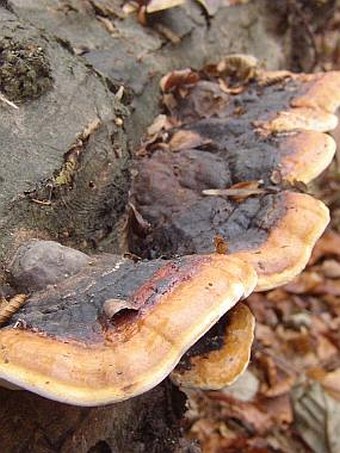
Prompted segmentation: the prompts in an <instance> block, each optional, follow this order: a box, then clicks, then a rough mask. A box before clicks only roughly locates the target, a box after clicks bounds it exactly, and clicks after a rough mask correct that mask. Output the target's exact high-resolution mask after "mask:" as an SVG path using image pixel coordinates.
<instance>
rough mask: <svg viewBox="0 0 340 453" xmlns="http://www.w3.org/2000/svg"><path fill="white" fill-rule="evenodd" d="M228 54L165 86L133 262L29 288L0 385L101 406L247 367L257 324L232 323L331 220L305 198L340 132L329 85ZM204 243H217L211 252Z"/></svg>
mask: <svg viewBox="0 0 340 453" xmlns="http://www.w3.org/2000/svg"><path fill="white" fill-rule="evenodd" d="M237 58H239V59H240V57H237ZM237 58H233V59H232V60H230V59H229V60H228V59H227V60H225V62H224V63H223V64H219V65H210V66H209V67H206V68H204V69H203V70H202V71H192V70H184V71H175V72H174V73H171V74H169V75H168V76H166V77H165V78H163V80H162V82H161V87H162V89H163V94H164V96H163V102H164V106H165V108H166V110H167V112H168V113H167V116H166V117H163V119H164V121H163V122H162V124H163V127H159V128H158V130H157V128H152V129H153V131H152V135H151V136H149V137H147V139H146V142H145V144H144V146H143V148H142V149H140V150H139V151H138V152H137V153H136V156H137V157H136V159H135V161H134V167H135V168H134V174H135V177H134V179H133V182H132V187H131V195H130V200H129V210H130V216H129V222H128V233H127V243H128V247H129V252H131V253H132V254H134V255H137V256H139V257H141V258H142V259H141V260H137V261H136V260H132V259H129V258H124V257H120V256H116V255H103V256H101V257H94V258H91V262H88V261H87V258H84V260H82V262H83V261H84V262H83V264H81V265H80V267H79V268H78V267H77V269H76V271H75V272H76V273H75V274H74V275H71V276H69V277H68V278H66V279H63V280H61V281H53V285H49V286H47V287H45V288H44V289H43V288H41V287H40V291H35V292H33V293H32V294H31V295H30V296H29V297H28V298H27V300H26V302H25V304H24V305H23V307H21V308H20V309H19V311H18V312H17V313H16V314H14V315H13V317H12V318H11V319H9V320H8V321H7V324H6V325H5V326H3V327H2V328H1V329H0V379H2V380H3V381H6V382H7V383H9V384H12V385H17V386H18V387H22V388H25V389H28V390H31V391H33V392H36V393H38V394H40V395H43V396H46V397H48V398H52V399H55V400H58V401H63V402H66V403H70V404H77V405H83V406H96V405H101V404H108V403H112V402H116V401H122V400H124V399H127V398H130V397H132V396H135V395H138V394H140V393H142V392H145V391H146V390H148V389H150V388H152V387H153V386H155V385H157V384H158V383H159V382H160V381H161V380H162V379H164V378H165V377H166V376H168V375H169V374H170V373H171V372H173V374H172V379H173V380H174V381H176V382H178V383H180V385H189V386H198V387H203V388H218V387H220V386H224V385H226V384H229V383H231V382H233V381H234V380H235V379H236V378H237V376H238V375H239V374H241V373H242V371H243V370H244V369H245V367H246V366H247V363H248V361H249V356H250V348H251V342H252V338H253V329H254V319H253V317H252V315H251V313H250V312H249V309H247V307H246V306H236V307H235V308H234V309H233V311H231V312H230V313H229V314H228V312H229V311H230V310H231V309H232V308H233V307H234V306H235V304H237V302H238V301H239V300H240V299H242V298H245V297H247V295H249V294H250V293H251V292H252V291H253V290H255V289H256V290H264V289H270V288H274V287H276V286H278V285H281V284H283V283H286V282H287V281H289V280H290V279H292V278H293V277H294V276H295V275H297V274H298V273H299V272H300V270H301V269H302V268H303V267H304V266H305V264H306V263H307V260H308V258H309V256H310V253H311V250H312V248H313V246H314V244H315V242H316V240H317V239H318V238H319V236H320V235H321V234H322V232H323V230H324V229H325V227H326V225H327V223H328V220H329V215H328V210H327V208H326V207H325V206H324V205H323V203H322V202H320V201H318V200H316V199H314V198H313V197H312V196H310V195H308V194H306V193H300V188H301V187H304V184H307V183H309V182H310V181H311V180H312V179H313V178H315V177H316V176H317V175H318V174H320V172H322V171H323V170H324V169H325V168H326V167H327V165H328V164H329V163H330V161H331V159H332V157H333V155H334V152H335V144H334V140H333V139H332V138H331V137H330V136H329V135H327V134H326V133H325V132H327V131H329V130H331V129H333V128H334V127H335V126H336V124H337V117H336V116H335V110H336V108H337V107H338V106H339V104H340V95H339V93H340V73H337V72H334V73H328V74H313V75H306V74H301V75H297V74H292V73H289V72H287V71H282V72H275V73H272V72H266V71H262V70H259V69H258V68H256V66H254V64H253V63H254V62H253V60H252V59H251V60H249V61H251V68H248V69H249V70H248V69H247V68H246V67H244V64H247V61H248V60H247V59H242V58H241V59H240V61H241V63H242V65H243V66H242V65H241V67H240V68H238V65H237ZM228 62H229V63H230V64H231V63H232V66H231V68H232V69H231V70H229V71H228V70H227V68H228V64H229V63H228ZM150 130H151V129H150ZM302 183H303V184H302ZM214 237H221V238H222V239H221V240H222V241H225V246H223V247H219V248H218V249H217V252H218V253H216V251H215V250H214ZM215 242H216V241H215ZM221 251H222V253H220V252H221ZM225 251H226V253H224V252H225ZM77 266H78V265H77ZM45 283H46V282H45ZM226 314H227V315H226ZM225 315H226V316H225ZM219 320H221V321H220V323H219V324H218V325H217V327H216V329H220V332H221V333H222V335H221V342H220V343H219V344H218V347H213V348H212V350H211V347H210V346H211V344H212V343H211V335H214V332H209V329H211V328H212V327H213V326H214V325H215V324H216V323H218V321H219ZM221 326H222V327H221ZM205 334H207V337H206V338H205V339H204V340H202V341H203V344H204V342H206V343H205V344H208V349H204V348H203V349H200V347H201V345H202V343H201V342H199V343H197V344H196V342H197V341H199V340H200V338H201V337H203V336H204V335H205ZM239 339H241V340H240V341H239ZM209 345H210V346H209ZM192 347H193V349H191V350H190V348H192ZM186 353H187V355H186ZM183 356H184V358H183V359H182V360H181V358H182V357H183ZM178 363H179V365H178V367H177V368H176V369H175V367H176V365H177V364H178ZM222 364H228V366H227V368H226V369H225V370H224V372H223V373H221V372H220V370H219V369H218V370H217V372H216V366H217V368H220V367H221V366H222ZM174 369H175V371H173V370H174Z"/></svg>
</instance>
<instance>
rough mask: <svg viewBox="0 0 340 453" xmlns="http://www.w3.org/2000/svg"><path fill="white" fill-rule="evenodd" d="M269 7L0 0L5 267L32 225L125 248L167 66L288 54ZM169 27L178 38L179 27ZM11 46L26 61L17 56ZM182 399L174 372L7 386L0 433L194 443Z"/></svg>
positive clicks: (90, 444)
mask: <svg viewBox="0 0 340 453" xmlns="http://www.w3.org/2000/svg"><path fill="white" fill-rule="evenodd" d="M270 20H271V13H270V11H269V10H268V8H267V6H266V3H265V2H263V1H260V0H259V1H254V2H250V3H249V4H245V5H240V6H237V7H220V8H219V10H218V12H216V14H215V15H214V16H213V17H211V18H210V20H209V21H207V18H206V17H205V16H204V15H203V14H202V9H201V8H200V7H199V5H198V3H194V2H188V3H187V4H186V5H185V6H184V7H183V8H182V7H181V8H174V9H171V10H169V11H164V12H161V13H157V14H155V15H153V16H152V18H150V23H149V26H148V27H143V26H142V25H140V24H139V23H138V22H137V20H136V17H135V16H134V15H131V16H128V17H126V18H125V17H124V16H123V14H122V10H121V6H120V3H119V2H118V1H106V0H88V1H87V0H69V1H56V0H38V1H37V0H11V1H3V0H2V1H0V61H1V63H2V65H0V90H1V92H2V93H3V94H4V95H6V96H7V98H8V99H9V100H11V101H13V102H14V103H16V104H17V105H18V107H19V108H18V109H15V108H13V107H10V106H9V105H7V104H5V103H0V118H1V121H0V135H1V146H0V158H1V162H2V166H1V169H0V184H1V196H0V218H1V220H0V222H1V223H0V259H1V260H2V263H3V264H2V266H3V268H5V267H6V260H8V259H9V258H10V256H11V255H12V254H13V253H14V252H15V250H16V246H17V245H18V244H20V243H21V242H23V241H24V240H27V239H31V238H39V237H40V238H45V239H57V240H59V241H60V242H62V243H64V244H67V245H72V246H74V247H76V248H78V249H82V250H85V251H87V252H91V250H93V249H94V248H97V250H98V249H99V251H100V250H107V251H110V252H117V251H119V225H121V224H122V220H121V217H122V214H123V213H124V206H125V202H126V198H127V192H128V188H129V170H128V164H129V159H130V156H131V152H132V150H133V146H134V145H135V144H136V143H137V142H138V141H139V139H140V138H141V135H142V133H143V131H144V130H145V127H146V126H147V125H148V124H150V123H151V121H152V119H153V117H154V115H155V113H157V106H158V96H159V95H158V82H159V79H160V77H161V75H163V74H164V73H166V72H167V71H169V70H172V69H175V68H181V67H187V66H192V67H197V68H198V67H200V66H202V65H203V64H205V63H207V62H211V61H217V60H218V59H219V58H220V57H221V56H223V55H225V54H228V53H230V52H247V53H252V54H254V55H255V56H257V57H258V58H260V59H261V60H264V61H266V63H267V65H268V67H270V68H278V67H282V66H283V65H284V63H285V57H284V33H283V32H285V28H284V27H283V28H282V30H280V32H281V31H282V33H281V37H279V36H278V35H276V34H275V30H274V28H273V27H271V28H270ZM164 30H165V32H164ZM169 30H170V31H171V32H172V33H173V34H175V35H176V37H177V38H179V39H175V40H174V39H172V41H171V40H169V35H171V33H169ZM171 36H173V35H171ZM14 53H15V54H16V55H17V54H18V53H20V55H21V57H22V60H23V63H25V62H26V63H27V64H28V70H26V69H27V66H25V64H23V65H22V66H23V67H20V68H18V67H13V66H12V64H11V55H13V54H14ZM1 70H5V72H1ZM18 71H19V72H18ZM18 73H20V83H19V85H18V77H17V75H18ZM120 86H124V92H123V93H122V90H121V89H120ZM23 87H25V90H24V89H23ZM182 413H183V400H182V399H181V394H180V393H179V392H178V391H177V390H176V389H173V388H172V387H170V386H169V384H168V383H167V382H165V383H163V384H162V385H160V386H159V387H157V388H156V389H154V390H152V391H150V392H148V393H146V394H144V395H142V396H140V397H137V398H134V399H132V400H129V401H127V402H124V403H120V404H117V405H113V406H108V407H103V408H95V409H87V408H76V407H70V406H67V405H64V404H60V403H55V402H52V401H47V400H45V399H43V398H40V397H38V396H35V395H33V394H29V393H27V392H13V391H9V390H3V389H1V390H0V426H1V428H0V445H1V450H2V451H4V452H20V451H25V452H27V451H34V452H35V453H36V452H56V451H62V452H71V451H77V452H90V451H91V452H108V451H115V452H120V451H129V452H143V451H147V452H168V451H169V452H170V451H192V449H193V448H194V446H193V445H192V444H188V443H185V442H184V441H183V440H182V439H181V432H180V427H179V424H178V421H179V419H180V417H181V415H182ZM183 442H184V443H183Z"/></svg>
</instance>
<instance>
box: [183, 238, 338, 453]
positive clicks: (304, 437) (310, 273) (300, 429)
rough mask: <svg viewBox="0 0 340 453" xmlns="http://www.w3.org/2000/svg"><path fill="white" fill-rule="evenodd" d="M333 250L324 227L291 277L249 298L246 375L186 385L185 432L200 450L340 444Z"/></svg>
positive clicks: (334, 241) (311, 448)
mask: <svg viewBox="0 0 340 453" xmlns="http://www.w3.org/2000/svg"><path fill="white" fill-rule="evenodd" d="M339 250H340V234H339V233H336V232H335V231H332V230H330V231H328V232H327V233H326V234H325V235H324V236H323V237H322V238H321V239H320V241H319V243H318V245H317V246H316V249H315V251H314V254H313V257H312V258H311V261H310V264H309V266H308V267H307V268H306V270H305V271H304V272H303V273H301V274H300V276H298V277H297V278H296V279H295V280H294V281H293V282H291V283H289V284H288V285H286V286H284V287H282V288H278V289H275V290H273V291H269V292H266V293H257V294H252V295H251V296H250V297H249V298H248V300H247V302H248V304H249V306H250V308H251V310H252V312H253V314H254V315H255V318H256V320H257V325H256V340H255V344H254V347H253V355H252V361H251V365H250V367H249V368H248V370H247V372H246V374H245V376H244V377H243V378H242V379H240V380H239V381H238V382H236V384H234V385H233V386H231V387H229V388H228V387H226V388H225V389H223V390H221V391H214V392H197V391H190V392H188V394H189V410H188V417H187V419H188V423H189V427H188V432H189V435H190V436H192V437H193V438H197V439H198V440H199V441H200V444H201V446H202V450H203V452H207V453H222V452H223V453H224V452H237V451H242V452H256V453H258V452H261V453H262V452H274V451H279V452H292V451H299V452H317V453H320V452H321V453H322V452H327V453H335V452H337V451H340V442H339V436H338V432H339V429H340V354H339V350H340V334H339V332H340V275H339V267H340V252H339Z"/></svg>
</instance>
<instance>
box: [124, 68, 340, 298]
mask: <svg viewBox="0 0 340 453" xmlns="http://www.w3.org/2000/svg"><path fill="white" fill-rule="evenodd" d="M226 61H227V60H226ZM224 66H225V65H224ZM224 66H223V65H222V66H221V65H220V66H218V65H217V66H216V67H209V71H205V72H202V73H199V72H194V71H193V72H192V75H191V77H189V76H190V72H188V71H189V70H188V71H186V72H185V73H184V72H183V73H178V72H176V71H175V72H174V73H171V74H169V75H168V76H165V78H164V79H163V80H162V82H161V87H163V91H164V98H163V102H164V105H165V108H166V110H167V112H168V117H169V121H168V124H171V123H172V124H177V126H176V127H174V128H172V129H167V130H160V131H159V133H158V135H157V136H156V137H155V136H153V138H152V140H150V141H149V142H146V145H145V146H144V147H143V148H142V150H141V151H140V153H139V155H140V156H141V157H140V158H139V159H138V161H137V162H136V165H135V167H136V168H135V169H136V176H135V178H134V181H133V186H132V191H131V202H132V203H133V205H134V208H135V209H136V210H137V212H138V213H139V214H140V215H141V217H142V218H143V219H144V221H145V222H148V224H149V225H150V228H149V230H148V232H146V233H145V234H144V235H143V236H140V235H139V234H138V232H137V231H136V230H135V229H134V228H133V227H131V228H130V231H129V244H130V249H131V251H133V252H134V253H137V254H139V255H141V256H143V257H148V258H155V257H157V256H161V255H165V256H168V257H171V256H174V255H176V254H180V255H182V254H188V253H189V254H192V253H211V252H212V251H213V250H214V245H213V244H214V236H216V235H220V236H222V237H223V238H224V240H225V241H226V242H227V244H228V251H229V253H234V252H237V253H238V254H241V255H242V257H243V259H249V260H250V261H251V262H252V264H253V265H254V266H255V268H256V270H257V272H258V274H259V282H258V286H257V289H258V290H263V289H270V288H273V287H275V286H278V285H281V284H284V283H286V282H287V281H288V280H290V279H291V278H293V277H294V276H295V275H296V274H297V273H298V272H300V271H301V269H302V268H303V267H304V266H305V265H306V263H307V260H308V257H309V255H310V253H311V250H312V248H313V246H314V244H315V242H316V240H317V239H318V238H319V236H320V235H321V233H322V232H323V230H324V229H325V227H326V225H327V223H328V221H329V216H328V211H327V208H326V207H325V206H324V205H323V204H322V203H321V202H319V201H317V200H315V199H313V198H312V197H310V196H308V195H306V194H301V193H296V192H298V191H299V187H300V186H301V184H299V183H300V182H301V183H304V184H307V183H309V182H310V181H311V180H312V179H314V178H315V177H316V176H317V175H319V174H320V173H321V172H322V171H323V170H324V169H325V168H326V167H327V166H328V165H329V163H330V161H331V159H332V157H333V156H334V152H335V142H334V140H333V138H332V137H330V136H329V135H328V134H326V133H324V131H328V130H331V129H332V128H334V127H335V126H336V124H337V117H336V115H335V114H334V113H335V110H336V108H337V107H338V105H339V103H340V97H339V95H338V94H335V95H334V96H333V95H332V93H333V92H336V93H339V92H340V73H337V72H334V73H328V74H315V75H306V74H302V75H296V74H292V73H289V72H287V71H282V72H280V71H278V72H275V73H271V72H266V71H260V70H259V71H255V70H254V71H253V70H252V71H251V72H250V73H249V76H248V77H247V78H246V81H245V82H244V83H242V81H241V82H240V83H235V79H234V78H233V77H231V76H230V74H228V72H226V71H225V68H224ZM252 67H253V66H252ZM221 68H224V70H223V71H222V69H221ZM181 74H182V78H181V77H180V75H181ZM224 74H227V75H226V76H224ZM194 75H195V77H194ZM184 76H185V77H184ZM204 103H208V104H209V105H204ZM170 120H171V121H170ZM234 188H237V190H236V192H235V191H234V192H233V190H232V191H230V189H234ZM240 188H241V189H242V188H243V192H242V190H240ZM249 188H250V189H249ZM228 189H229V191H230V192H229V193H228ZM234 193H237V194H238V195H242V193H244V194H246V195H245V196H243V197H242V196H238V197H236V196H233V194H234ZM241 255H239V256H241Z"/></svg>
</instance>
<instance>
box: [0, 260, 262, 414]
mask: <svg viewBox="0 0 340 453" xmlns="http://www.w3.org/2000/svg"><path fill="white" fill-rule="evenodd" d="M150 266H151V267H150ZM105 269H106V270H105ZM150 269H151V270H152V272H151V274H150ZM84 272H85V271H83V273H82V272H80V273H78V274H77V275H76V276H74V277H70V279H68V281H67V282H66V283H65V282H64V283H63V284H62V285H64V286H60V287H59V288H58V285H56V287H55V288H49V289H48V290H46V291H43V292H40V293H37V294H36V295H35V296H32V297H31V300H28V301H27V303H26V305H25V309H24V310H26V311H23V312H19V313H17V317H16V320H13V322H12V323H11V324H10V325H8V326H6V327H4V328H2V329H0V380H3V381H6V382H8V383H10V384H13V385H16V386H18V387H21V388H24V389H27V390H30V391H32V392H35V393H37V394H40V395H42V396H44V397H47V398H50V399H54V400H57V401H61V402H65V403H69V404H74V405H80V406H98V405H103V404H109V403H114V402H118V401H122V400H126V399H128V398H131V397H133V396H136V395H138V394H141V393H143V392H145V391H147V390H149V389H150V388H152V387H154V386H156V385H157V384H158V383H159V382H161V381H162V380H163V379H164V378H165V377H167V376H168V375H169V373H170V372H171V371H172V370H173V369H174V367H175V366H176V364H177V363H178V362H179V360H180V358H181V357H182V355H183V354H184V353H185V352H186V351H187V350H188V349H189V348H190V347H191V346H192V345H193V344H194V343H195V342H196V341H197V340H198V339H199V338H201V337H202V336H203V335H204V334H205V333H206V332H207V331H208V330H209V329H210V328H211V327H212V326H213V325H214V324H215V323H216V322H217V321H218V320H219V319H220V318H221V317H222V316H223V315H224V314H225V313H226V312H227V311H229V310H230V309H231V308H232V307H233V306H234V305H235V304H236V303H237V302H238V301H239V300H240V298H242V297H246V296H248V295H249V293H251V292H252V291H253V289H254V287H255V285H256V283H257V275H256V272H255V271H254V269H253V267H252V266H251V265H250V264H248V263H247V262H245V261H243V260H240V259H238V258H237V257H233V256H225V255H218V254H213V255H205V256H186V257H182V258H178V259H177V260H171V261H165V262H164V261H162V260H155V261H154V262H144V261H142V262H137V263H134V262H132V261H131V260H121V261H119V263H118V264H117V265H115V266H111V267H106V268H104V269H102V270H101V273H100V275H101V277H100V278H98V279H97V281H96V282H95V283H93V280H94V274H93V272H95V270H92V275H91V276H90V278H89V276H88V275H85V274H84ZM87 272H88V270H87ZM143 277H145V278H144V281H142V280H143ZM130 281H131V282H132V283H131V284H132V285H136V282H137V281H139V284H138V287H137V289H136V288H134V289H133V291H132V292H131V294H126V295H125V302H119V300H121V299H122V297H121V295H120V296H119V293H121V291H122V288H123V287H125V288H126V287H127V286H128V284H129V283H127V282H130ZM108 282H109V284H106V283H108ZM122 282H125V283H122ZM122 284H123V286H122ZM104 287H105V289H103V288H104ZM72 288H73V292H72ZM75 288H78V289H77V290H75ZM79 288H83V290H82V291H83V299H82V300H81V301H80V300H79V299H78V298H77V297H75V294H76V292H77V291H79ZM96 288H97V289H98V291H97V289H96ZM110 291H111V293H109V294H108V292H110ZM104 292H105V297H104V298H103V299H102V300H99V299H100V298H101V297H102V294H103V293H104ZM95 293H96V294H98V300H95V299H94V297H93V294H95ZM34 298H35V299H34ZM117 299H119V300H118V302H119V303H120V305H119V304H118V305H119V306H118V308H117V310H119V311H118V312H117V310H115V309H112V307H111V305H112V303H114V301H115V300H117ZM60 300H62V301H63V309H62V312H63V313H62V314H59V315H60V316H61V317H60V318H58V319H56V318H55V317H56V316H57V315H58V310H57V309H56V308H55V306H54V303H56V304H58V303H59V302H60ZM107 300H109V302H106V301H107ZM46 301H47V302H46ZM53 301H54V302H53ZM40 303H42V304H45V308H44V307H40V309H39V306H40ZM30 306H31V307H30ZM51 306H53V307H54V310H55V311H54V312H53V310H52V311H51ZM97 306H98V311H99V314H98V311H96V310H97V309H96V307H97ZM45 309H46V310H45ZM93 309H94V318H93V319H87V321H86V323H85V321H84V313H87V311H91V310H93ZM100 310H101V312H100ZM44 311H46V314H45V316H48V319H47V320H44V319H43V316H42V313H43V312H44ZM68 311H69V315H68V314H67V312H68ZM105 314H106V315H107V317H106V318H105ZM103 316H104V321H103ZM65 317H66V319H68V321H67V322H66V321H65ZM18 319H20V326H19V327H18V325H17V324H18ZM78 319H79V322H78ZM53 320H54V321H53ZM59 320H61V321H59ZM103 325H104V326H105V328H103ZM49 329H50V330H49ZM51 329H57V330H56V332H57V333H54V334H52V333H51ZM79 332H80V333H79ZM94 332H96V334H95V335H94Z"/></svg>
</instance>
